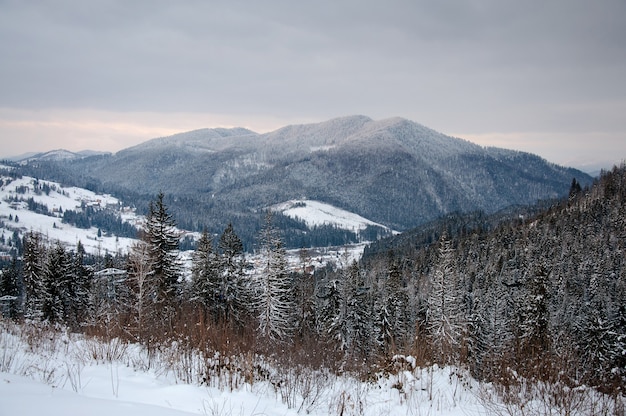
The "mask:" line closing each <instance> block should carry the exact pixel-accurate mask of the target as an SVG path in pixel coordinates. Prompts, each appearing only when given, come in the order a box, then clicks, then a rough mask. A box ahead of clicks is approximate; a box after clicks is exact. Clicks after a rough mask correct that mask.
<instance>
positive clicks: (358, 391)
mask: <svg viewBox="0 0 626 416" xmlns="http://www.w3.org/2000/svg"><path fill="white" fill-rule="evenodd" d="M394 363H395V367H394V371H392V372H391V373H385V374H384V375H383V374H381V375H379V376H378V377H375V378H373V379H372V380H371V381H359V380H358V379H357V378H355V377H352V376H349V375H343V376H338V375H334V374H331V373H330V372H328V371H324V370H311V369H306V368H302V367H298V366H297V365H295V364H292V366H291V367H289V368H285V365H284V364H283V365H282V366H281V365H277V364H276V362H272V361H269V360H267V359H264V358H263V357H259V356H254V357H252V356H250V355H243V356H233V357H220V356H219V355H217V354H216V355H215V356H213V357H201V356H200V355H199V354H197V353H193V352H190V351H189V350H184V351H183V349H181V346H180V345H178V344H176V343H172V345H171V346H168V347H160V348H158V349H153V350H152V351H150V352H148V351H147V350H146V348H144V347H143V346H140V345H136V344H128V343H124V342H122V341H120V340H118V339H113V340H110V341H99V340H96V339H93V338H87V337H85V336H82V335H76V334H67V333H64V332H61V331H52V330H49V329H46V328H45V327H41V326H30V325H29V324H26V325H21V326H20V325H16V324H13V323H10V322H6V321H1V320H0V404H1V406H0V414H2V415H18V414H19V415H32V416H39V415H50V416H54V415H63V416H68V415H69V416H71V415H86V414H89V415H103V416H104V415H116V416H126V415H128V416H131V415H132V416H136V415H142V414H150V415H156V416H161V415H163V416H180V415H216V416H252V415H263V416H279V415H280V416H289V415H304V414H306V415H314V416H315V415H320V416H321V415H344V416H348V415H365V416H369V415H372V416H380V415H451V416H456V415H459V416H460V415H465V416H467V415H492V414H495V415H548V414H551V415H560V414H570V415H616V414H620V412H623V398H618V400H615V399H614V398H608V397H605V396H602V395H600V394H597V393H595V392H594V391H593V390H591V389H582V390H581V389H578V390H576V389H567V387H566V386H560V387H559V386H556V387H555V386H541V385H539V386H534V385H531V386H529V385H525V384H522V385H520V386H519V387H518V388H513V389H510V390H508V391H507V392H508V393H507V394H508V395H509V399H512V400H509V401H506V402H504V401H503V400H502V395H501V393H502V391H503V390H502V389H500V390H499V393H500V394H498V393H497V391H498V389H497V388H495V387H494V386H492V385H491V384H485V383H479V382H477V381H476V380H474V379H472V377H471V376H470V375H469V373H468V372H467V371H466V370H462V369H458V368H455V367H445V368H439V367H437V366H436V365H435V366H432V367H427V368H419V367H415V361H414V360H413V358H412V357H410V356H409V357H404V356H399V357H397V358H396V359H395V360H394ZM227 368H228V370H227ZM260 375H263V376H262V377H260ZM555 399H556V400H555Z"/></svg>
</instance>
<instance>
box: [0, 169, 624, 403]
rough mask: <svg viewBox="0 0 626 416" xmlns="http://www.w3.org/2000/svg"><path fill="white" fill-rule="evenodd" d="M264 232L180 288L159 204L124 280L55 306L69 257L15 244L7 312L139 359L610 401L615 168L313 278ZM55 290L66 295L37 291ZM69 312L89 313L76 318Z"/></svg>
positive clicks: (226, 247)
mask: <svg viewBox="0 0 626 416" xmlns="http://www.w3.org/2000/svg"><path fill="white" fill-rule="evenodd" d="M273 220H274V219H273V218H272V215H270V214H268V215H267V216H266V219H265V223H264V226H263V228H262V231H261V232H260V233H259V235H257V251H258V252H259V253H261V254H262V255H261V256H259V257H257V258H255V259H257V260H256V263H252V260H253V259H252V258H250V259H247V258H246V256H245V253H244V251H243V243H242V241H241V239H240V238H239V236H238V235H237V234H236V232H235V228H234V227H233V226H232V225H228V226H227V227H226V228H225V229H224V231H223V232H222V234H221V235H220V237H219V239H218V240H217V241H213V238H212V234H211V233H208V232H205V233H204V234H203V236H202V238H201V240H200V242H199V244H198V246H197V248H196V250H195V252H194V254H193V258H192V261H191V270H190V272H189V273H188V274H187V276H188V277H187V278H184V276H185V273H184V270H183V268H182V267H181V264H180V262H179V259H178V256H177V254H178V235H177V234H176V231H175V222H174V221H173V219H172V216H171V215H170V214H169V212H168V207H167V205H166V204H165V202H164V198H163V195H162V194H160V195H159V196H158V197H157V199H156V201H153V202H152V203H151V204H150V208H149V214H148V220H147V224H146V228H145V230H144V233H143V236H142V240H141V242H139V243H138V244H137V245H136V246H135V247H133V249H132V251H131V253H130V254H129V256H128V257H127V258H126V259H125V261H124V266H123V269H124V270H123V271H119V270H118V271H116V270H113V271H110V272H105V273H102V272H101V271H98V272H94V271H92V275H91V276H92V277H91V278H88V279H87V280H86V281H87V282H91V284H92V285H94V286H92V287H91V288H90V290H89V296H86V297H85V296H77V295H76V294H73V295H71V296H68V295H60V294H59V293H64V291H66V290H70V286H71V287H74V289H72V290H78V289H76V288H82V287H83V286H81V285H82V283H80V282H81V281H82V280H80V279H83V278H82V277H79V273H78V272H76V271H73V272H67V273H66V272H63V273H64V276H66V277H63V278H61V277H59V276H58V275H56V274H55V276H57V277H55V279H48V278H45V277H44V278H42V277H41V276H52V274H53V273H59V270H68V269H67V268H65V267H63V266H62V264H77V263H76V261H75V260H76V259H77V257H76V255H70V256H66V258H65V260H64V261H61V260H57V258H59V257H63V256H60V254H61V250H60V249H59V248H58V246H57V247H52V248H48V249H47V253H48V254H47V255H41V254H39V255H37V256H30V255H28V256H27V255H26V251H27V250H29V247H31V246H32V243H31V241H26V240H25V241H24V249H25V255H24V262H23V268H22V269H23V270H22V275H21V279H22V283H21V286H19V285H18V286H19V288H18V290H17V292H15V291H14V292H11V293H18V295H10V294H9V297H10V296H14V297H15V298H16V299H21V305H22V306H21V309H19V310H17V312H16V313H17V316H18V318H19V317H20V316H24V317H27V318H30V319H43V320H48V321H50V322H58V323H62V324H65V325H69V326H71V327H76V328H78V329H80V330H84V331H96V332H98V331H99V332H98V333H100V334H102V331H103V328H105V329H106V334H108V336H111V335H114V336H118V337H123V338H127V339H132V340H133V341H137V342H142V343H145V344H146V345H148V346H149V347H151V348H158V346H159V345H162V343H171V342H172V341H176V342H180V343H186V344H187V345H190V346H193V347H194V348H198V349H200V350H202V351H205V352H206V353H207V354H212V353H214V352H215V351H218V352H225V350H227V351H230V352H232V351H237V352H249V353H265V354H273V355H275V354H277V351H280V354H282V355H285V356H289V357H291V358H290V359H293V360H297V361H296V362H297V363H302V364H306V365H325V366H328V367H329V368H331V369H333V370H335V371H350V370H359V371H361V374H363V375H364V376H367V374H369V373H371V372H375V371H381V370H384V368H381V367H380V365H382V364H384V363H386V362H388V361H387V359H388V358H389V357H391V356H393V355H395V354H411V355H412V356H413V357H415V358H416V360H418V364H420V365H429V364H433V363H439V364H443V365H446V364H454V365H463V366H467V367H468V368H470V369H471V371H472V373H473V374H474V375H475V376H476V377H477V378H479V379H481V380H487V381H494V382H497V383H500V384H506V383H511V382H513V380H519V377H520V376H521V377H525V378H526V379H528V380H533V381H546V382H552V383H560V384H562V385H566V386H569V387H570V388H573V387H576V386H580V385H583V384H584V385H589V386H594V387H596V388H598V389H600V390H602V391H604V392H607V393H612V394H623V392H624V387H625V381H626V258H625V257H624V252H626V167H624V166H622V167H621V168H615V169H614V170H612V171H611V172H605V173H604V174H603V176H602V177H601V178H600V179H599V180H598V181H597V182H596V183H595V184H594V185H593V186H592V187H590V188H584V189H583V188H581V187H580V186H578V183H577V182H576V181H573V182H572V187H571V191H570V195H569V198H567V199H566V200H563V201H559V202H555V203H553V204H552V205H551V206H550V208H549V209H545V210H542V211H541V212H540V213H538V214H537V215H534V216H532V217H516V218H515V219H513V220H508V221H502V222H500V223H499V224H498V225H494V226H490V227H483V226H476V227H474V226H471V227H470V226H468V227H465V228H464V227H461V226H459V225H458V224H457V225H455V226H452V225H451V224H445V222H443V223H442V224H444V225H443V226H442V229H440V230H439V231H437V232H435V234H434V235H437V240H436V241H432V242H431V244H427V243H425V242H422V243H420V244H415V243H414V242H413V241H411V240H405V242H406V243H405V244H395V245H393V250H389V251H386V252H379V253H370V255H369V256H368V257H367V259H366V260H365V261H363V262H361V263H357V262H349V261H348V260H347V256H346V258H345V259H343V261H342V264H340V265H339V266H342V267H332V266H329V267H326V268H324V269H320V270H315V271H313V270H312V268H311V262H310V259H309V258H308V256H307V253H306V251H305V250H303V251H302V253H301V258H300V264H299V265H297V267H295V268H294V267H293V265H292V266H289V265H288V264H287V261H286V257H285V248H284V242H283V239H282V237H281V235H280V232H279V231H278V229H277V228H276V227H275V226H274V224H273ZM475 223H476V224H485V223H490V221H487V222H485V221H483V219H481V218H480V217H478V218H477V219H476V222H475ZM450 230H457V231H458V230H463V231H462V232H460V231H459V232H455V233H450V234H449V233H448V231H450ZM29 238H32V237H29ZM57 252H58V253H57ZM51 253H53V254H51ZM54 253H57V254H54ZM31 258H32V260H29V259H31ZM78 258H79V257H78ZM41 259H48V260H47V263H46V266H45V267H42V266H41V261H42V260H41ZM68 259H74V261H73V262H72V261H70V260H68ZM76 267H78V266H76ZM45 269H49V270H48V271H46V272H44V271H42V270H45ZM70 269H71V268H70ZM76 270H80V269H79V268H77V269H76ZM7 276H11V273H8V274H7V272H5V273H3V275H2V287H3V291H4V290H5V289H4V288H5V284H6V282H8V281H9V280H11V279H9V278H8V277H7ZM67 276H69V277H67ZM107 276H108V277H107ZM46 279H47V280H46ZM68 279H78V280H77V282H76V283H74V284H72V285H69V286H67V285H65V284H59V283H54V284H52V283H45V284H42V285H41V284H39V283H36V282H65V281H68ZM18 281H19V278H18ZM38 285H39V286H38ZM9 286H10V285H9ZM9 286H7V287H9ZM38 287H44V288H48V289H46V291H43V292H39V289H37V288H38ZM63 288H64V289H63ZM96 288H99V289H96ZM81 290H83V289H81ZM20 291H21V292H20ZM7 293H8V292H7ZM40 293H44V295H41V294H40ZM3 294H5V292H3ZM48 298H49V299H52V300H46V301H41V299H48ZM38 299H39V300H38ZM79 299H92V301H90V302H91V303H89V304H88V305H87V306H86V307H85V308H86V309H84V308H83V306H81V305H82V304H81V303H80V301H79ZM74 301H76V302H79V303H78V306H75V305H73V303H74ZM44 305H48V306H44ZM50 305H52V306H50ZM75 310H80V311H81V314H83V315H82V316H83V317H84V318H83V319H82V320H81V321H80V322H75V318H73V317H74V316H79V314H75V313H74V312H73V311H75Z"/></svg>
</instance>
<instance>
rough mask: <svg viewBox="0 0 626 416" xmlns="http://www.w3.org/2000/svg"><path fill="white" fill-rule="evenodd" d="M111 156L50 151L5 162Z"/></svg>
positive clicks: (94, 152) (27, 154)
mask: <svg viewBox="0 0 626 416" xmlns="http://www.w3.org/2000/svg"><path fill="white" fill-rule="evenodd" d="M105 155H111V153H110V152H100V151H97V150H82V151H80V152H70V151H69V150H65V149H57V150H50V151H48V152H30V153H24V154H22V155H18V156H13V157H10V158H8V159H7V160H9V161H12V162H20V163H29V162H41V161H56V162H59V161H66V160H73V159H83V158H86V157H91V156H105Z"/></svg>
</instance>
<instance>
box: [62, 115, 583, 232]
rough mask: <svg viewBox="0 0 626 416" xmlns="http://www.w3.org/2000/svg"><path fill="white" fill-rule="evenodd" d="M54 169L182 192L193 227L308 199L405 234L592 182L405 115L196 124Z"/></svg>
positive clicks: (121, 187) (139, 190)
mask: <svg viewBox="0 0 626 416" xmlns="http://www.w3.org/2000/svg"><path fill="white" fill-rule="evenodd" d="M58 166H62V167H63V169H65V170H66V173H65V174H66V176H67V177H69V178H71V179H72V180H77V179H76V178H83V180H84V181H92V182H94V181H95V182H96V183H98V184H99V185H98V186H101V187H103V188H104V189H106V190H110V191H119V192H132V193H135V194H143V195H152V196H153V195H156V194H157V193H158V192H160V191H163V192H164V193H166V194H171V196H172V199H173V200H174V203H176V201H182V200H185V201H187V202H185V204H187V205H188V206H185V207H183V206H177V207H175V208H177V209H179V210H180V212H181V214H180V215H181V216H183V217H184V220H185V221H190V222H192V223H193V224H192V225H193V227H201V226H206V225H208V226H211V225H212V224H219V225H220V226H221V225H223V224H224V223H227V222H228V221H229V219H232V218H239V219H240V220H241V219H242V218H250V217H252V216H256V215H258V213H259V212H260V211H262V210H263V209H264V207H268V206H272V205H274V204H277V203H281V202H285V201H289V200H297V199H311V200H318V201H320V202H325V203H329V204H331V205H333V206H336V207H338V208H341V209H346V210H348V211H350V212H354V213H355V214H358V215H361V216H363V217H365V218H368V219H370V220H372V221H375V222H377V223H380V224H384V225H385V226H388V227H390V228H392V229H396V230H403V229H409V228H412V227H414V226H416V225H419V224H421V223H424V222H427V221H429V220H432V219H434V218H437V217H439V216H441V215H444V214H446V213H448V212H453V211H474V210H484V211H485V212H495V211H497V210H500V209H502V208H504V207H506V206H510V205H517V204H531V203H533V202H535V201H537V200H540V199H549V198H556V197H560V196H563V195H565V194H567V192H568V190H569V185H570V184H571V181H572V178H574V177H575V178H576V179H577V180H578V181H579V182H580V183H582V184H583V185H587V184H590V183H591V181H592V178H591V177H589V176H588V175H587V174H585V173H583V172H580V171H578V170H575V169H572V168H565V167H562V166H558V165H555V164H552V163H550V162H548V161H546V160H544V159H542V158H540V157H539V156H536V155H532V154H530V153H525V152H519V151H513V150H507V149H499V148H487V147H482V146H479V145H477V144H474V143H471V142H469V141H467V140H464V139H460V138H455V137H451V136H447V135H445V134H443V133H439V132H437V131H435V130H432V129H430V128H428V127H425V126H423V125H421V124H419V123H416V122H414V121H411V120H407V119H404V118H400V117H394V118H388V119H383V120H378V121H376V120H373V119H371V118H369V117H366V116H359V115H357V116H347V117H339V118H334V119H331V120H327V121H324V122H321V123H312V124H302V125H291V126H285V127H282V128H280V129H277V130H275V131H272V132H267V133H255V132H253V131H251V130H248V129H243V128H233V129H200V130H194V131H191V132H185V133H179V134H177V135H174V136H169V137H164V138H157V139H152V140H149V141H147V142H144V143H142V144H139V145H136V146H133V147H130V148H127V149H124V150H121V151H119V152H117V153H115V154H113V155H108V156H104V157H99V158H84V159H76V160H68V161H65V162H58ZM192 200H193V201H194V202H193V204H195V205H196V206H195V207H192V206H191V204H192V202H189V201H192ZM255 221H256V220H255ZM193 227H191V228H193Z"/></svg>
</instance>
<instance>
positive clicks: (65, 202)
mask: <svg viewBox="0 0 626 416" xmlns="http://www.w3.org/2000/svg"><path fill="white" fill-rule="evenodd" d="M1 179H3V180H4V181H5V182H6V181H7V180H8V178H6V177H5V178H1ZM38 183H39V184H40V185H42V184H47V185H48V186H50V187H51V188H52V190H51V191H50V192H49V194H47V195H46V193H45V192H35V186H34V184H35V179H34V178H31V177H28V176H24V177H22V178H20V179H15V180H13V181H11V182H10V183H8V184H5V185H4V186H2V187H1V188H0V220H2V221H4V222H5V231H4V233H5V238H8V237H10V236H11V234H12V233H13V230H15V229H17V230H18V232H19V233H20V235H21V236H23V235H24V233H26V232H29V231H34V232H38V233H40V234H41V235H43V236H44V237H47V239H48V241H51V242H54V241H60V242H62V243H64V244H66V245H67V246H69V247H72V248H75V247H76V245H77V244H78V242H79V241H80V242H81V243H82V244H83V246H84V247H85V250H86V251H87V252H88V253H92V254H98V253H100V254H104V253H106V252H109V253H117V252H127V251H128V249H129V247H130V246H131V245H132V244H133V242H134V241H135V240H134V239H131V238H125V237H115V236H102V237H98V229H97V228H94V227H92V228H90V229H82V228H77V227H73V226H71V225H68V224H63V223H62V222H61V218H62V212H60V211H66V210H79V209H80V207H81V204H86V205H93V206H96V207H107V206H109V207H118V208H116V209H119V208H121V207H120V201H119V200H118V199H117V198H115V197H113V196H111V195H106V194H104V195H99V194H96V193H94V192H91V191H89V190H86V189H82V188H76V187H67V188H64V187H62V186H61V185H59V184H58V183H55V182H51V181H44V180H39V181H38ZM20 187H23V188H26V189H27V191H26V192H24V193H17V192H16V189H18V188H20ZM10 197H18V198H19V197H21V198H24V199H25V200H26V199H29V198H33V200H34V201H35V202H37V203H39V204H42V205H45V206H47V207H48V210H49V211H50V212H51V213H52V214H53V215H54V216H49V215H44V214H39V213H35V212H32V211H29V210H28V209H27V207H26V203H25V202H20V203H9V202H8V198H10ZM121 215H122V219H123V220H125V221H127V222H134V223H137V222H139V221H141V217H139V216H137V215H135V214H134V212H132V211H130V210H129V211H128V212H125V213H122V214H121ZM9 216H11V217H13V218H15V216H18V218H19V221H18V222H11V221H10V220H9ZM0 232H2V230H1V229H0ZM7 234H8V235H7Z"/></svg>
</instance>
